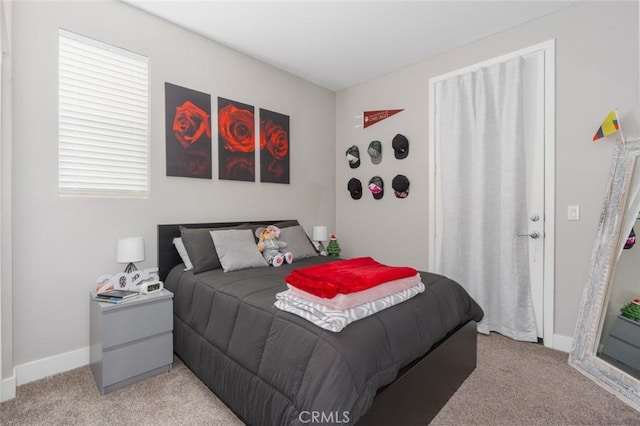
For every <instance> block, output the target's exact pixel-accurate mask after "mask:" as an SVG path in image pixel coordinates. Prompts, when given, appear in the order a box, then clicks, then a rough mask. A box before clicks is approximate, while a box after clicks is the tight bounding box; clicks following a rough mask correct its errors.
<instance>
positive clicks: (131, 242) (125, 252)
mask: <svg viewBox="0 0 640 426" xmlns="http://www.w3.org/2000/svg"><path fill="white" fill-rule="evenodd" d="M143 260H144V238H142V237H130V238H119V239H118V251H117V255H116V262H118V263H126V264H127V267H126V268H125V269H124V272H126V273H131V272H133V271H137V270H138V268H136V265H134V262H142V261H143Z"/></svg>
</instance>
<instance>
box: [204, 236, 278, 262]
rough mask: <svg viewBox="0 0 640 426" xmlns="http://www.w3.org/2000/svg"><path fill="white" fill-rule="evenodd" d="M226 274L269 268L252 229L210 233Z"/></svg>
mask: <svg viewBox="0 0 640 426" xmlns="http://www.w3.org/2000/svg"><path fill="white" fill-rule="evenodd" d="M209 233H210V234H211V239H212V240H213V245H214V246H215V247H216V251H217V252H218V258H219V259H220V264H221V265H222V269H224V271H225V272H230V271H237V270H240V269H247V268H256V267H259V266H267V261H266V260H264V257H263V256H262V253H260V250H258V247H257V246H256V242H255V240H254V239H253V233H252V232H251V229H228V230H222V231H209Z"/></svg>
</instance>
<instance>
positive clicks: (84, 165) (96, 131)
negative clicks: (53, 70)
mask: <svg viewBox="0 0 640 426" xmlns="http://www.w3.org/2000/svg"><path fill="white" fill-rule="evenodd" d="M58 39H59V49H60V50H59V73H58V79H59V81H58V83H59V87H58V190H59V192H60V193H61V194H87V195H116V196H123V195H125V196H126V195H133V196H144V195H148V193H149V61H148V58H146V57H144V56H141V55H138V54H135V53H132V52H129V51H126V50H123V49H120V48H116V47H113V46H110V45H108V44H105V43H101V42H98V41H95V40H92V39H89V38H86V37H82V36H79V35H77V34H73V33H71V32H68V31H65V30H62V29H61V30H59V36H58Z"/></svg>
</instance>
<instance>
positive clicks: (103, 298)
mask: <svg viewBox="0 0 640 426" xmlns="http://www.w3.org/2000/svg"><path fill="white" fill-rule="evenodd" d="M139 294H140V293H138V292H137V291H130V290H109V291H103V292H102V293H96V294H95V296H93V300H97V301H98V302H107V303H120V302H124V301H126V300H129V299H131V298H134V297H136V296H138V295H139Z"/></svg>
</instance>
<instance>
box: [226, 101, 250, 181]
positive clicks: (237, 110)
mask: <svg viewBox="0 0 640 426" xmlns="http://www.w3.org/2000/svg"><path fill="white" fill-rule="evenodd" d="M254 120H255V113H254V108H253V107H252V106H251V105H246V104H243V103H241V102H236V101H232V100H229V99H224V98H218V177H219V178H220V179H224V180H241V181H250V182H253V181H255V150H256V148H255V144H256V137H255V124H254Z"/></svg>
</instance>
